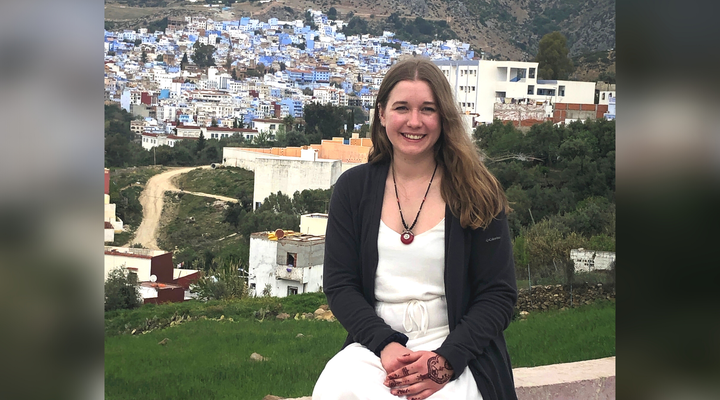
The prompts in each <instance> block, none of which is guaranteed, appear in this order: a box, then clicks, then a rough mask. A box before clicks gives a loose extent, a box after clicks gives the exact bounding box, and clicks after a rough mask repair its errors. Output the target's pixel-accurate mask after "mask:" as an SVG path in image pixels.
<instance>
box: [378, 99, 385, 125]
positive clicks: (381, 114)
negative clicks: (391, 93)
mask: <svg viewBox="0 0 720 400" xmlns="http://www.w3.org/2000/svg"><path fill="white" fill-rule="evenodd" d="M377 112H378V116H379V117H380V125H382V126H385V107H383V106H382V105H381V104H378V106H377Z"/></svg>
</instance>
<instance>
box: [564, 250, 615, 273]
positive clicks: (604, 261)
mask: <svg viewBox="0 0 720 400" xmlns="http://www.w3.org/2000/svg"><path fill="white" fill-rule="evenodd" d="M570 259H571V260H573V263H575V272H589V271H595V270H599V269H604V270H609V269H611V268H612V264H613V263H614V262H615V253H614V252H612V251H595V250H585V249H572V250H570Z"/></svg>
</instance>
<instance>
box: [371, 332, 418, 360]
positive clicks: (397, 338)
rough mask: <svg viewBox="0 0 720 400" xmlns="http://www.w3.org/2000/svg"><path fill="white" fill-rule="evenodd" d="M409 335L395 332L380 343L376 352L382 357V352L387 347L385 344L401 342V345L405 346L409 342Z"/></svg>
mask: <svg viewBox="0 0 720 400" xmlns="http://www.w3.org/2000/svg"><path fill="white" fill-rule="evenodd" d="M408 339H409V338H408V337H407V336H405V335H404V334H402V333H400V332H395V333H393V334H392V335H390V336H388V337H387V338H385V340H383V341H382V342H381V343H380V345H379V346H378V347H377V348H376V349H375V351H374V353H375V355H376V356H378V357H380V353H381V352H382V351H383V350H384V349H385V346H387V345H388V344H390V343H393V342H395V343H400V344H401V345H403V346H405V344H406V343H407V342H408Z"/></svg>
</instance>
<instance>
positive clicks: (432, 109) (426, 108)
mask: <svg viewBox="0 0 720 400" xmlns="http://www.w3.org/2000/svg"><path fill="white" fill-rule="evenodd" d="M423 111H425V112H435V109H434V108H432V107H425V108H423Z"/></svg>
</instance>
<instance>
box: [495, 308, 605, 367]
mask: <svg viewBox="0 0 720 400" xmlns="http://www.w3.org/2000/svg"><path fill="white" fill-rule="evenodd" d="M505 339H506V340H507V344H508V351H509V352H510V356H511V359H512V364H513V367H535V366H539V365H549V364H557V363H565V362H573V361H582V360H592V359H596V358H602V357H610V356H614V355H615V302H614V301H599V302H596V303H594V304H590V305H586V306H582V307H577V308H571V309H566V310H553V311H547V312H543V313H532V314H530V315H529V316H528V318H527V320H525V321H523V320H517V321H515V322H513V323H511V324H510V327H508V329H507V330H506V331H505Z"/></svg>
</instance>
